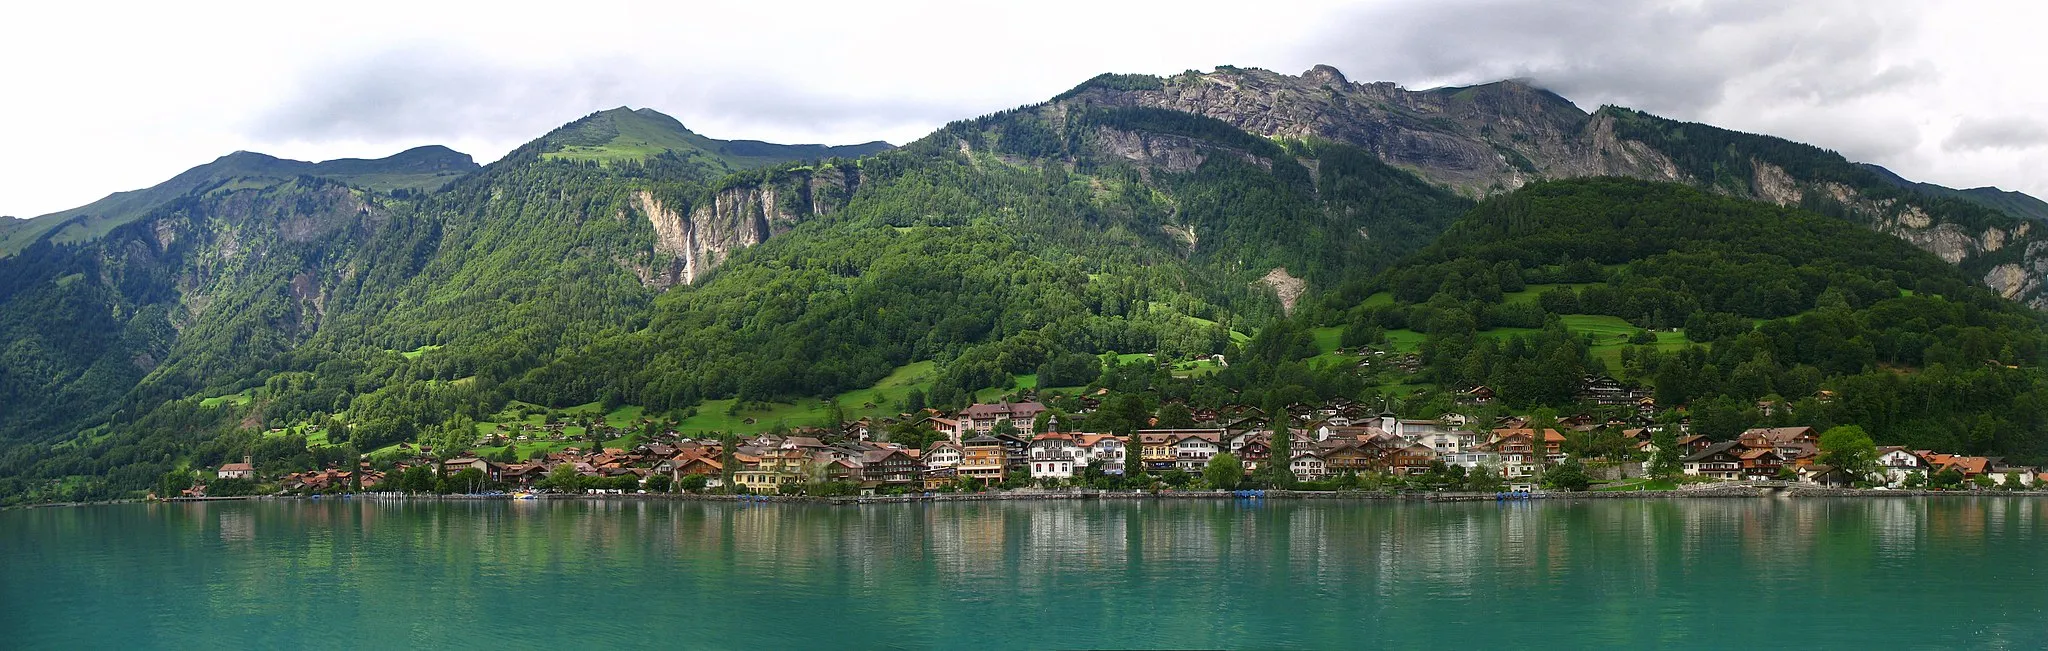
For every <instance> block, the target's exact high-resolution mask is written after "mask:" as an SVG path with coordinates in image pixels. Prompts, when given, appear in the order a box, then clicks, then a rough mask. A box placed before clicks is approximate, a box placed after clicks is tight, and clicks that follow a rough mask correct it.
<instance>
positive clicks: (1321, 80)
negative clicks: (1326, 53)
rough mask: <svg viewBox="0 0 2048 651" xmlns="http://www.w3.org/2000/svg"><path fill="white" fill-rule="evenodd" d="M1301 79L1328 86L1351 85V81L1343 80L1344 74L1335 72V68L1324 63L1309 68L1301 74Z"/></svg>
mask: <svg viewBox="0 0 2048 651" xmlns="http://www.w3.org/2000/svg"><path fill="white" fill-rule="evenodd" d="M1301 78H1302V79H1305V80H1308V81H1309V82H1310V83H1316V84H1324V85H1329V86H1343V85H1345V84H1349V83H1351V80H1349V79H1345V78H1344V73H1343V72H1341V71H1339V70H1337V68H1336V66H1332V65H1329V64H1326V63H1318V64H1316V65H1315V67H1313V68H1309V69H1308V71H1307V72H1303V73H1301Z"/></svg>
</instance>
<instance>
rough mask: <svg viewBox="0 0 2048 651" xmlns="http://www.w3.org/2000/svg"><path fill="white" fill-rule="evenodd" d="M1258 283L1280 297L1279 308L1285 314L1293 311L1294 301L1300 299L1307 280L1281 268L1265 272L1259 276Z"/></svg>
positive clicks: (1306, 288)
mask: <svg viewBox="0 0 2048 651" xmlns="http://www.w3.org/2000/svg"><path fill="white" fill-rule="evenodd" d="M1258 284H1261V285H1265V286H1267V287H1270V288H1272V289H1273V293H1274V294H1276V295H1278V296H1279V297H1280V310H1281V311H1282V312H1284V313H1287V314H1293V313H1294V302H1295V301H1298V300H1301V295H1302V293H1303V292H1306V291H1308V283H1307V282H1305V281H1303V280H1302V279H1300V278H1296V277H1294V276H1293V275H1292V274H1289V273H1287V270H1286V269H1281V268H1275V269H1273V270H1272V271H1268V272H1266V275H1265V276H1263V277H1261V278H1259V282H1258Z"/></svg>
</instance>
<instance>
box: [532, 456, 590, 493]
mask: <svg viewBox="0 0 2048 651" xmlns="http://www.w3.org/2000/svg"><path fill="white" fill-rule="evenodd" d="M540 487H541V488H548V489H553V490H557V491H561V492H564V493H579V492H582V491H583V475H580V474H577V473H576V466H575V464H568V463H564V464H560V465H557V466H555V469H554V470H550V471H548V476H547V477H545V478H542V479H541V480H540Z"/></svg>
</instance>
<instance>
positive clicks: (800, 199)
mask: <svg viewBox="0 0 2048 651" xmlns="http://www.w3.org/2000/svg"><path fill="white" fill-rule="evenodd" d="M859 183H860V175H859V171H858V170H857V169H856V168H854V167H852V166H846V165H826V166H822V167H818V168H815V169H808V168H807V169H799V170H796V171H790V172H780V173H776V174H771V175H768V176H766V177H763V178H758V179H753V180H748V181H742V182H738V183H733V184H730V185H726V186H724V187H722V188H720V189H717V190H715V191H712V192H711V193H710V194H709V195H708V196H699V197H693V198H692V197H668V198H664V197H661V196H658V195H657V193H655V192H653V191H649V190H640V191H638V192H636V193H634V195H633V205H634V207H635V208H636V209H638V211H639V212H640V214H641V216H643V217H644V218H645V219H647V221H648V223H649V224H650V225H652V226H653V227H654V234H655V240H654V253H655V254H656V260H655V261H654V263H653V264H637V265H631V266H632V268H633V271H634V273H635V274H636V275H638V276H639V277H640V281H641V282H642V283H643V284H646V285H648V286H651V287H657V288H662V289H666V288H669V287H674V286H676V285H689V284H692V283H695V282H697V280H698V279H701V278H703V277H704V275H705V274H707V273H709V272H710V271H711V270H713V269H716V268H717V267H718V265H719V264H720V263H723V262H724V261H725V259H726V257H727V256H729V255H731V254H732V252H733V251H737V250H739V249H743V248H746V247H750V246H754V245H756V244H760V243H762V242H765V241H767V240H768V238H770V237H773V236H775V235H778V234H781V233H784V232H788V231H789V230H790V229H791V228H795V227H796V225H797V224H799V223H802V222H803V221H804V220H806V219H809V218H811V217H813V216H817V215H826V214H831V213H832V212H833V211H835V210H838V209H839V208H842V207H844V206H845V204H846V200H847V198H848V197H851V196H852V194H853V191H854V189H855V188H856V187H857V186H858V185H859Z"/></svg>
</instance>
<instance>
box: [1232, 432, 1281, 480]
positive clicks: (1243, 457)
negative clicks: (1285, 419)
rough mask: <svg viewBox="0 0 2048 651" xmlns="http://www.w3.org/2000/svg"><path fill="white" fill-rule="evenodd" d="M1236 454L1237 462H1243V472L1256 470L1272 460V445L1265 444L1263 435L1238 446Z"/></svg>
mask: <svg viewBox="0 0 2048 651" xmlns="http://www.w3.org/2000/svg"><path fill="white" fill-rule="evenodd" d="M1236 454H1237V461H1238V463H1241V464H1244V471H1245V472H1247V473H1252V472H1257V471H1258V470H1259V468H1260V467H1261V466H1264V465H1266V462H1268V461H1271V460H1272V458H1273V446H1271V445H1267V444H1266V439H1265V438H1263V437H1262V438H1256V439H1252V440H1251V441H1249V442H1246V443H1245V444H1244V446H1243V447H1240V448H1238V449H1237V452H1236Z"/></svg>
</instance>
